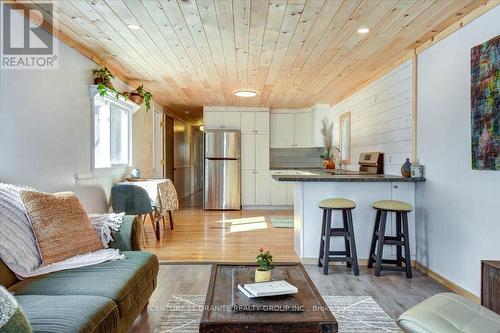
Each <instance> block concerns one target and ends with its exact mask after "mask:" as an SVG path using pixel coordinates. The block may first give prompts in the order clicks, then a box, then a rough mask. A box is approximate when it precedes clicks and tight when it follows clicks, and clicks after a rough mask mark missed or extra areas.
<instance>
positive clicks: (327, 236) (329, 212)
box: [323, 209, 332, 275]
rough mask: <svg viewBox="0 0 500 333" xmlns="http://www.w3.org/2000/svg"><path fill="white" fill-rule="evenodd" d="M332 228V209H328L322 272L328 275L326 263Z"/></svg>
mask: <svg viewBox="0 0 500 333" xmlns="http://www.w3.org/2000/svg"><path fill="white" fill-rule="evenodd" d="M331 228H332V210H331V209H328V212H327V216H326V225H325V247H324V250H323V251H324V252H323V274H325V275H328V263H329V262H330V230H331Z"/></svg>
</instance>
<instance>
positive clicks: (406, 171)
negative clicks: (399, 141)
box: [401, 158, 411, 178]
mask: <svg viewBox="0 0 500 333" xmlns="http://www.w3.org/2000/svg"><path fill="white" fill-rule="evenodd" d="M401 175H403V177H405V178H410V177H411V162H410V159H409V158H407V159H406V162H405V163H404V164H403V166H402V167H401Z"/></svg>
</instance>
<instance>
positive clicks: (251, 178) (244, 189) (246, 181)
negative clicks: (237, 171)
mask: <svg viewBox="0 0 500 333" xmlns="http://www.w3.org/2000/svg"><path fill="white" fill-rule="evenodd" d="M241 204H242V205H243V206H253V205H255V170H242V171H241Z"/></svg>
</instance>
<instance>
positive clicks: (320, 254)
mask: <svg viewBox="0 0 500 333" xmlns="http://www.w3.org/2000/svg"><path fill="white" fill-rule="evenodd" d="M325 225H326V209H323V220H322V222H321V235H320V242H319V256H318V266H319V267H321V266H322V265H321V260H322V259H323V254H324V251H325V241H324V239H323V236H324V235H325Z"/></svg>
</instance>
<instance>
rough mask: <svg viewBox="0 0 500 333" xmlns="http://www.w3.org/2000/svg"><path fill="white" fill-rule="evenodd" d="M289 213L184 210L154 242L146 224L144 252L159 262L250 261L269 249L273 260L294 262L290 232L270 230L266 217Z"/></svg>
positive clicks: (190, 208)
mask: <svg viewBox="0 0 500 333" xmlns="http://www.w3.org/2000/svg"><path fill="white" fill-rule="evenodd" d="M292 215H293V212H292V211H253V210H243V211H226V212H220V211H204V210H203V209H202V208H201V207H184V208H181V209H180V210H179V211H176V212H175V213H174V220H175V229H174V230H170V228H168V225H167V230H166V232H165V231H164V230H163V228H161V239H160V240H159V241H157V240H156V238H155V236H154V233H153V229H152V227H151V223H149V221H146V223H145V225H146V244H145V245H146V246H145V248H144V250H145V251H149V252H152V253H154V254H156V255H157V256H158V259H159V260H160V261H162V262H181V263H186V262H249V261H250V262H253V261H254V260H255V256H256V255H257V249H258V248H259V247H261V246H263V247H265V248H267V249H270V250H271V252H272V254H273V255H274V258H275V260H276V261H282V262H288V261H297V260H298V258H297V256H296V255H295V251H294V249H293V229H287V228H273V227H272V225H271V223H270V221H269V217H270V216H292ZM167 224H168V221H167Z"/></svg>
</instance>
